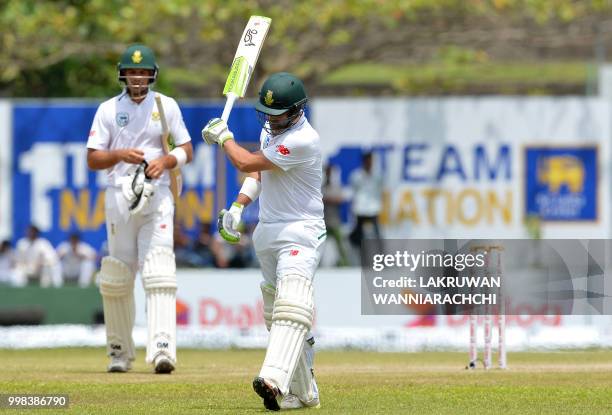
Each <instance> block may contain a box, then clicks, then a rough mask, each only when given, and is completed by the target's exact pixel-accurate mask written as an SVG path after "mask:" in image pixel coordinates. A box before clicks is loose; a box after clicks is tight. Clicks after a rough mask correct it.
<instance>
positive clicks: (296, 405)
mask: <svg viewBox="0 0 612 415" xmlns="http://www.w3.org/2000/svg"><path fill="white" fill-rule="evenodd" d="M280 407H281V409H302V408H315V409H319V408H320V407H321V402H319V397H318V396H317V397H316V398H314V399H312V400H310V401H308V402H303V401H302V400H301V399H300V398H298V397H297V396H296V395H293V394H291V393H289V394H287V396H284V397H283V400H282V401H281V403H280Z"/></svg>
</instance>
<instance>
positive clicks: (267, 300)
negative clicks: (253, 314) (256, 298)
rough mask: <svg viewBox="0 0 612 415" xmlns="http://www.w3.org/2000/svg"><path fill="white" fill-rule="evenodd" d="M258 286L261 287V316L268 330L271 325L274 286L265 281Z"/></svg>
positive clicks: (274, 295) (274, 294)
mask: <svg viewBox="0 0 612 415" xmlns="http://www.w3.org/2000/svg"><path fill="white" fill-rule="evenodd" d="M259 288H261V296H262V298H263V318H264V321H265V323H266V328H267V329H268V331H270V328H271V327H272V310H274V298H275V297H276V288H274V287H273V286H272V285H271V284H268V283H267V282H265V281H262V282H261V283H260V284H259Z"/></svg>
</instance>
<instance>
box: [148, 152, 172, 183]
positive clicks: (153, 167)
mask: <svg viewBox="0 0 612 415" xmlns="http://www.w3.org/2000/svg"><path fill="white" fill-rule="evenodd" d="M167 168H168V160H167V157H166V156H162V157H160V158H158V159H155V160H153V161H150V162H149V167H147V169H146V170H145V174H146V175H147V177H150V178H151V179H159V178H160V177H161V175H162V173H163V172H164V170H166V169H167Z"/></svg>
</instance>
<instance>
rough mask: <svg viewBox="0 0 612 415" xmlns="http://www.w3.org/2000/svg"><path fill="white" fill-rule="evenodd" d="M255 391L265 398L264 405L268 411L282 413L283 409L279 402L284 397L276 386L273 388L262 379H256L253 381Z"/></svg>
mask: <svg viewBox="0 0 612 415" xmlns="http://www.w3.org/2000/svg"><path fill="white" fill-rule="evenodd" d="M253 389H255V392H257V394H258V395H259V396H261V397H262V398H263V404H264V407H265V408H266V409H268V410H270V411H280V409H281V407H280V405H279V403H278V402H279V400H281V399H282V397H283V396H282V395H281V393H280V391H279V390H278V388H277V387H276V386H272V385H271V384H269V383H268V382H266V380H265V379H264V378H262V377H256V378H255V380H253Z"/></svg>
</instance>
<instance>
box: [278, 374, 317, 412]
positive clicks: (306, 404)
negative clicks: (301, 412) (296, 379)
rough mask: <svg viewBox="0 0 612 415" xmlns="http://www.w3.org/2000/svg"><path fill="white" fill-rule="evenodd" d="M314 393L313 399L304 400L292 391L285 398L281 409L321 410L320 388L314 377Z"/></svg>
mask: <svg viewBox="0 0 612 415" xmlns="http://www.w3.org/2000/svg"><path fill="white" fill-rule="evenodd" d="M312 392H313V397H312V399H310V400H302V399H300V398H299V397H298V396H297V395H294V394H293V393H291V390H290V391H289V393H288V394H287V395H286V396H283V400H282V401H281V403H280V407H281V409H300V408H320V407H321V402H320V401H319V388H318V387H317V382H316V381H315V379H314V377H313V378H312Z"/></svg>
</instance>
